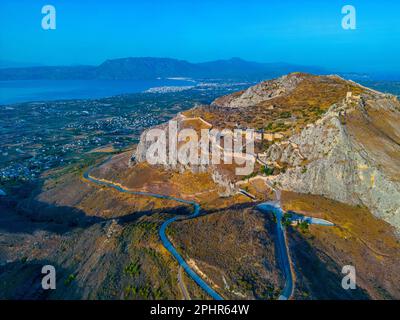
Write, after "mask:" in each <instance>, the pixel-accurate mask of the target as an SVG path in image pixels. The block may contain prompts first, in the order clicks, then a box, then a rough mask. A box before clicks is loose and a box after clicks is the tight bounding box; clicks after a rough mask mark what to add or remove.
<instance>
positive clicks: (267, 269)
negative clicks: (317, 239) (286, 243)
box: [169, 204, 283, 299]
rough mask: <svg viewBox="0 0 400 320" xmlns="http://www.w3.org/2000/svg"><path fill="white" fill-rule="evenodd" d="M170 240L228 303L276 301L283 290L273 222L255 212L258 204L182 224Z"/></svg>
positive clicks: (173, 229) (212, 212)
mask: <svg viewBox="0 0 400 320" xmlns="http://www.w3.org/2000/svg"><path fill="white" fill-rule="evenodd" d="M169 236H170V238H171V239H172V241H173V243H174V244H175V245H176V247H177V249H178V250H179V251H180V252H181V254H182V255H183V256H184V257H185V258H186V259H187V261H191V262H192V263H193V262H194V263H195V265H196V268H198V270H200V272H201V273H203V274H205V275H206V276H207V278H208V279H209V282H210V283H212V284H213V285H214V288H215V289H216V291H217V292H218V293H220V294H222V296H223V297H224V298H227V299H254V298H256V299H275V298H277V296H278V295H279V292H280V289H281V288H282V287H283V280H282V274H281V272H280V270H279V268H278V266H277V262H276V256H275V247H274V246H275V245H274V241H275V233H274V225H273V222H272V221H271V219H268V217H266V216H263V215H262V214H260V213H259V212H257V211H256V210H253V204H243V205H236V206H232V207H225V208H223V209H217V210H210V211H207V214H206V215H204V216H201V217H199V218H196V219H191V220H186V221H179V222H176V223H174V224H173V225H172V226H171V228H170V230H169Z"/></svg>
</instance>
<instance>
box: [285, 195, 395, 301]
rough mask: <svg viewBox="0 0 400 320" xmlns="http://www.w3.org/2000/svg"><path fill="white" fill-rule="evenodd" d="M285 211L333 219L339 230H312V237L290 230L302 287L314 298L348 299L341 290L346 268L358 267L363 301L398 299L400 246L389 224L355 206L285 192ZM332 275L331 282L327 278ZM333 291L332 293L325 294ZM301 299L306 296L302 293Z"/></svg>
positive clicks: (300, 287)
mask: <svg viewBox="0 0 400 320" xmlns="http://www.w3.org/2000/svg"><path fill="white" fill-rule="evenodd" d="M282 204H283V208H284V209H285V210H293V211H296V212H300V213H304V214H306V215H309V216H314V217H319V218H323V219H328V220H329V221H332V222H334V223H335V224H336V225H337V226H336V227H332V228H330V227H329V228H328V227H320V226H310V232H309V233H307V234H305V235H304V234H302V233H299V232H297V231H295V230H292V231H290V232H289V235H290V247H291V251H292V256H293V258H294V260H295V264H296V269H297V283H296V285H297V287H298V289H300V290H302V291H303V292H306V293H308V297H310V298H315V297H320V298H330V299H332V298H335V297H336V298H346V297H348V294H349V293H348V292H344V290H343V289H341V286H340V282H341V278H342V274H341V269H342V267H343V266H344V265H353V266H355V268H356V275H357V285H358V286H359V287H360V288H361V289H363V290H364V292H362V291H359V292H358V293H357V294H359V295H358V296H357V297H358V298H366V296H365V294H367V295H369V296H370V297H371V298H372V299H399V298H400V276H399V274H398V266H399V265H400V242H399V240H398V239H397V238H396V236H395V233H394V229H393V227H391V226H390V225H389V224H388V223H386V222H384V221H382V220H379V219H377V218H375V217H374V216H373V215H372V214H371V213H370V212H369V211H368V210H367V209H365V208H362V207H359V208H358V207H352V206H349V205H345V204H342V203H338V202H336V201H333V200H330V199H326V198H323V197H320V196H313V195H304V194H297V193H293V192H284V193H283V194H282ZM328 276H329V277H330V279H329V280H326V281H325V280H322V279H326V278H327V277H328ZM328 288H330V289H331V295H329V294H328V292H329V291H326V290H327V289H328ZM296 295H297V297H298V298H301V297H304V293H301V292H299V291H297V293H296Z"/></svg>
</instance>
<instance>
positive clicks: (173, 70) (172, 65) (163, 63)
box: [0, 57, 330, 80]
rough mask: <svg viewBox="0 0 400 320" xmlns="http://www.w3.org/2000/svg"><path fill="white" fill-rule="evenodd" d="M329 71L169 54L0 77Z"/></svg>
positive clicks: (13, 71) (3, 72)
mask: <svg viewBox="0 0 400 320" xmlns="http://www.w3.org/2000/svg"><path fill="white" fill-rule="evenodd" d="M295 71H299V72H308V73H314V74H327V73H330V72H328V71H327V70H325V69H323V68H319V67H312V66H300V65H292V64H288V63H258V62H251V61H245V60H242V59H240V58H232V59H229V60H217V61H210V62H203V63H191V62H188V61H185V60H177V59H170V58H151V57H145V58H123V59H114V60H107V61H105V62H103V63H102V64H100V65H99V66H36V67H20V68H3V69H0V80H89V79H99V80H150V79H156V78H168V77H190V78H196V79H210V78H219V79H242V80H243V79H248V80H250V79H251V80H258V79H268V78H274V77H278V76H280V75H283V74H287V73H291V72H295Z"/></svg>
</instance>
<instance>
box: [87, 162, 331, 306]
mask: <svg viewBox="0 0 400 320" xmlns="http://www.w3.org/2000/svg"><path fill="white" fill-rule="evenodd" d="M108 159H109V158H108ZM108 159H107V160H106V161H104V162H102V163H101V164H104V163H105V162H107V161H108ZM101 164H100V165H101ZM94 169H95V167H93V168H91V169H88V170H87V171H86V172H85V173H84V174H83V177H84V178H85V179H86V180H88V181H90V182H92V183H94V184H97V185H100V186H106V187H110V188H113V189H115V190H117V191H119V192H123V193H128V194H132V195H142V196H146V197H153V198H159V199H167V200H173V201H177V202H180V203H184V204H188V205H191V206H193V209H194V210H193V213H192V214H191V215H189V216H174V217H172V218H170V219H168V220H166V221H164V222H163V224H162V225H161V228H160V230H159V235H160V239H161V242H162V244H163V245H164V247H165V249H167V250H168V251H169V252H170V253H171V254H172V256H173V257H174V258H175V259H176V261H177V262H178V264H179V266H180V267H182V268H183V269H184V270H185V271H186V273H187V274H188V276H189V277H190V278H192V279H193V280H194V281H195V282H196V283H197V284H198V285H199V286H200V287H201V288H202V289H203V290H204V291H205V292H206V293H207V294H208V295H209V296H211V297H212V298H213V299H215V300H223V298H222V297H221V296H220V295H219V294H218V293H217V292H216V291H215V290H214V289H212V288H211V287H210V286H209V285H208V284H207V283H206V282H205V281H204V280H203V279H202V278H201V277H200V276H199V275H198V274H197V273H196V272H195V271H193V270H192V268H190V266H189V265H188V264H187V262H186V261H185V260H184V259H183V258H182V256H181V255H180V254H179V253H178V251H177V250H176V249H175V247H174V246H173V245H172V243H171V242H170V241H169V240H168V237H167V235H166V233H165V232H166V230H167V228H168V226H169V225H170V224H171V223H173V222H175V221H178V220H186V219H192V218H195V217H197V216H199V215H200V209H201V207H200V204H199V203H197V202H195V201H189V200H185V199H181V198H177V197H173V196H168V195H162V194H158V193H151V192H143V191H132V190H129V189H126V188H124V187H123V186H121V185H118V184H116V183H114V182H111V181H105V180H103V179H97V178H95V177H93V176H91V175H90V173H91V172H92V171H93V170H94ZM270 187H271V188H272V190H274V192H275V198H276V201H269V202H264V203H261V204H259V205H258V206H257V209H259V210H260V211H262V212H265V213H273V214H275V216H276V219H277V221H276V233H277V249H278V255H279V258H280V261H281V265H282V269H283V272H284V276H285V286H284V288H283V290H282V292H281V294H280V296H279V300H288V299H290V298H291V296H292V295H293V291H294V280H293V279H294V272H293V270H292V267H291V261H290V255H289V248H288V246H287V240H286V234H285V227H284V226H283V225H282V218H283V215H284V211H283V210H282V208H281V204H280V203H281V202H280V191H279V190H276V189H275V188H273V187H272V186H270ZM292 217H293V218H292V220H293V221H306V222H307V223H309V224H317V225H323V226H334V224H333V223H331V222H329V221H326V220H322V219H317V218H312V217H305V216H300V215H297V214H295V213H292ZM178 282H179V279H178Z"/></svg>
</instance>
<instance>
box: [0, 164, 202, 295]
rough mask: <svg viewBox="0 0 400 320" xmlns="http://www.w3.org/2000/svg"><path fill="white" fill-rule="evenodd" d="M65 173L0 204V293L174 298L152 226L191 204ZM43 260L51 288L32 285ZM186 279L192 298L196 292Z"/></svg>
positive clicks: (169, 269) (172, 266) (171, 269)
mask: <svg viewBox="0 0 400 320" xmlns="http://www.w3.org/2000/svg"><path fill="white" fill-rule="evenodd" d="M67 171H68V170H67ZM72 171H73V172H74V173H68V172H64V173H63V174H61V175H60V176H59V177H58V178H51V177H48V179H47V180H46V182H45V184H44V185H43V186H42V187H41V188H42V190H41V192H39V193H38V194H37V195H35V196H33V197H28V198H27V199H26V200H23V201H22V202H21V203H20V205H19V208H18V207H17V208H14V207H13V206H12V205H10V206H8V207H7V206H6V207H4V208H3V206H2V207H1V211H2V217H1V219H0V230H1V232H0V241H1V243H2V246H1V249H0V262H1V264H0V298H30V299H36V298H51V299H53V298H55V299H58V298H63V299H65V298H74V299H180V298H181V292H180V290H179V288H178V286H177V283H176V282H177V272H178V265H177V263H176V262H175V260H174V259H173V258H172V257H171V256H170V254H169V253H168V252H167V251H166V250H165V249H164V247H163V246H162V245H161V242H160V240H159V235H158V229H159V227H160V224H161V223H162V221H164V220H165V219H166V217H167V216H169V215H170V214H180V213H182V214H183V213H188V212H190V211H191V208H185V207H183V206H182V205H181V204H179V203H176V202H174V201H167V200H162V199H154V198H149V197H143V196H132V195H124V194H121V193H118V192H116V191H113V190H111V189H109V188H101V187H98V186H95V185H93V184H91V183H88V182H87V181H84V180H83V179H82V177H81V175H80V174H81V172H82V171H81V170H78V171H75V170H72ZM3 209H4V210H3ZM44 264H51V265H54V266H55V267H56V269H57V275H58V276H57V288H58V290H56V291H51V292H44V291H43V290H42V289H41V287H40V281H41V273H40V269H41V267H42V266H43V265H44ZM186 282H187V286H188V287H189V290H190V292H191V296H192V297H194V298H196V297H204V296H203V293H202V292H201V290H199V289H198V288H197V286H196V285H195V284H194V283H192V282H191V280H190V279H186Z"/></svg>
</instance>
